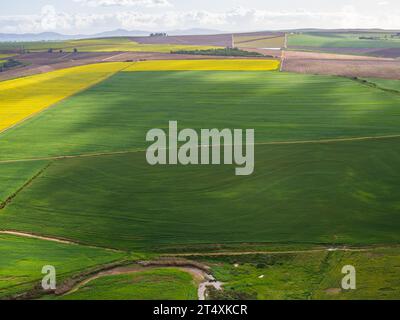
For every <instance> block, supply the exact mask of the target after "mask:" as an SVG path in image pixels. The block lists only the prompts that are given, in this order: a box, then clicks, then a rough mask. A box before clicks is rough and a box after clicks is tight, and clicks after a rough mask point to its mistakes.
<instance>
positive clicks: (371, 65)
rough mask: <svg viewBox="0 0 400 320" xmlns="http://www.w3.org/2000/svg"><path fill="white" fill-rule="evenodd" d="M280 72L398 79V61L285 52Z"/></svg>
mask: <svg viewBox="0 0 400 320" xmlns="http://www.w3.org/2000/svg"><path fill="white" fill-rule="evenodd" d="M282 71H289V72H297V73H304V74H322V75H337V76H346V77H365V78H384V79H400V60H394V59H387V58H375V57H357V56H348V55H338V54H327V53H316V52H298V51H285V63H284V66H283V70H282Z"/></svg>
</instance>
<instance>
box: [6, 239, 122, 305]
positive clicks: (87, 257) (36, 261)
mask: <svg viewBox="0 0 400 320" xmlns="http://www.w3.org/2000/svg"><path fill="white" fill-rule="evenodd" d="M123 256H124V254H123V253H116V252H110V251H106V250H103V249H95V248H87V247H83V246H78V245H67V244H60V243H55V242H50V241H44V240H37V239H29V238H21V237H16V236H9V235H0V257H1V259H0V299H1V298H5V297H7V296H11V295H14V294H18V293H22V292H25V291H28V290H32V289H34V287H35V286H36V285H40V282H41V280H42V278H43V276H44V275H42V273H41V272H42V267H43V266H45V265H53V266H54V267H55V268H56V272H57V281H58V283H59V284H60V283H61V282H62V281H63V280H65V279H66V278H69V277H71V276H72V275H77V274H79V273H81V272H82V271H84V270H86V269H89V268H93V267H95V266H98V265H101V264H106V263H110V262H113V261H117V260H119V259H122V258H123Z"/></svg>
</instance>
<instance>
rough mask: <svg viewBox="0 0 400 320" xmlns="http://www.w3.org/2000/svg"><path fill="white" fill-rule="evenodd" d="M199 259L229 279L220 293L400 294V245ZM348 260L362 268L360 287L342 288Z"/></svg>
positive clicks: (278, 296) (287, 296)
mask: <svg viewBox="0 0 400 320" xmlns="http://www.w3.org/2000/svg"><path fill="white" fill-rule="evenodd" d="M196 259H198V260H200V261H201V262H203V263H206V264H208V265H210V266H211V267H212V271H213V274H214V275H215V277H216V278H217V279H218V280H219V281H222V282H224V289H225V290H224V292H222V293H217V294H214V295H212V297H213V298H218V299H232V298H236V299H237V298H245V299H261V300H282V299H283V300H293V299H296V300H306V299H314V300H316V299H324V300H325V299H336V300H337V299H342V300H360V299H398V297H399V295H400V280H399V279H398V268H399V267H400V251H399V248H387V249H371V250H370V251H367V252H339V251H337V252H309V253H294V254H273V255H268V254H263V255H246V256H235V257H229V256H221V257H212V258H210V257H197V258H196ZM235 265H236V266H235ZM345 265H352V266H354V267H355V268H356V285H357V288H356V290H342V289H341V282H342V278H343V277H344V274H342V272H341V270H342V268H343V267H344V266H345ZM261 276H264V277H262V278H260V277H261Z"/></svg>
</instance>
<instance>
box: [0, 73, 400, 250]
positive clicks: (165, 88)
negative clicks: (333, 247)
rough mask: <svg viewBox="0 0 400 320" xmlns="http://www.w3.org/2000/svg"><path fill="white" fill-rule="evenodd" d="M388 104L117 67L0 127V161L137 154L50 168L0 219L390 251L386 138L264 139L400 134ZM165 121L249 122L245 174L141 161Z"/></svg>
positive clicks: (59, 230)
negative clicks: (252, 157) (252, 155)
mask: <svg viewBox="0 0 400 320" xmlns="http://www.w3.org/2000/svg"><path fill="white" fill-rule="evenodd" d="M227 75H229V76H227ZM132 87H133V89H132ZM182 93H184V94H182ZM159 97H163V98H162V99H161V98H159ZM187 101H191V102H192V103H190V104H188V102H187ZM321 101H324V103H323V104H321ZM399 102H400V97H399V96H398V95H395V94H389V93H387V92H385V91H382V90H379V89H376V88H371V87H368V86H365V85H362V84H360V83H358V82H356V81H352V80H347V79H341V78H335V77H323V76H320V77H318V76H303V75H293V74H278V73H272V72H265V73H264V72H123V73H120V74H117V75H116V76H114V77H112V78H111V79H108V80H107V81H105V82H103V83H102V84H100V85H98V86H96V87H94V88H92V89H90V90H88V91H86V92H84V93H82V94H79V95H78V96H75V97H73V98H71V99H69V100H68V101H65V102H63V103H62V104H60V105H59V106H58V107H57V108H53V109H50V110H48V111H46V112H44V113H42V114H41V115H39V116H38V117H35V118H34V119H32V120H30V121H28V122H26V123H24V124H23V125H21V126H19V127H18V128H14V129H12V130H10V131H8V132H6V133H4V134H3V135H2V140H3V142H4V144H3V145H1V146H0V151H1V152H0V153H1V159H2V160H5V159H31V158H37V157H39V158H40V157H47V156H59V155H71V154H72V155H73V154H86V153H89V152H90V153H95V152H110V151H113V152H120V151H121V152H124V151H129V150H136V151H138V152H131V153H127V154H116V155H110V156H98V157H89V158H87V157H85V158H75V159H64V160H58V161H55V162H53V163H52V164H51V165H50V167H49V168H48V169H46V171H45V172H44V173H43V174H42V175H40V176H39V177H38V178H37V179H35V180H34V181H33V183H31V184H30V185H29V187H28V188H25V189H24V191H23V192H20V193H19V194H18V197H16V198H15V199H14V200H13V201H12V203H10V204H9V205H8V206H7V207H6V208H5V209H4V210H3V211H2V214H1V216H0V223H1V224H2V225H3V226H4V228H8V229H16V230H24V231H35V232H40V233H41V234H46V235H52V236H62V237H66V238H71V239H77V240H79V241H81V242H83V243H88V244H97V245H102V246H110V247H113V248H121V249H137V248H148V249H151V250H154V248H156V247H159V246H160V245H168V246H171V245H172V246H174V245H182V244H205V243H233V242H237V243H240V242H268V243H299V244H304V243H330V244H332V243H336V244H374V243H397V242H398V241H399V234H398V230H399V226H400V219H399V208H400V202H399V200H398V199H400V197H399V192H400V188H399V184H398V183H397V181H398V179H399V173H398V172H399V171H398V167H399V163H400V153H399V151H400V150H399V149H398V148H396V146H397V144H398V139H396V138H392V139H383V140H366V141H357V140H356V141H338V142H331V143H326V144H319V143H306V144H293V145H290V144H289V145H287V144H273V145H268V144H267V145H263V143H266V142H274V141H297V140H318V139H327V138H328V139H333V138H343V137H370V136H380V135H394V134H400V130H399V122H400V119H399V114H400V109H399ZM243 105H246V108H245V109H244V108H242V106H243ZM211 113H212V114H213V117H212V118H210V116H209V115H210V114H211ZM227 114H229V115H230V116H229V117H227V116H226V115H227ZM171 119H174V120H178V121H179V124H180V126H181V128H184V127H190V128H206V127H209V128H212V127H218V128H220V129H222V128H224V127H231V128H255V129H256V142H257V143H258V144H259V145H257V146H256V164H255V167H256V170H255V174H254V175H252V176H249V177H237V176H235V175H234V168H233V167H232V166H230V167H229V166H208V167H204V166H189V167H183V166H167V167H163V166H158V167H151V166H149V165H148V164H147V163H146V162H145V154H144V152H143V151H141V150H142V149H144V148H145V147H146V142H145V134H146V132H147V131H148V130H149V129H151V128H157V127H161V128H165V127H166V126H167V124H168V120H171ZM33 133H34V134H33ZM26 163H27V165H31V162H26ZM7 165H10V164H7ZM18 165H20V164H19V163H18ZM26 170H28V169H26ZM215 177H218V179H217V180H215ZM187 181H190V184H188V183H187ZM215 181H218V183H217V184H216V183H215ZM193 203H196V205H195V206H194V205H193ZM149 204H151V205H149ZM210 217H212V218H210ZM42 225H45V226H46V227H45V228H43V227H42ZM93 225H95V228H94V227H93Z"/></svg>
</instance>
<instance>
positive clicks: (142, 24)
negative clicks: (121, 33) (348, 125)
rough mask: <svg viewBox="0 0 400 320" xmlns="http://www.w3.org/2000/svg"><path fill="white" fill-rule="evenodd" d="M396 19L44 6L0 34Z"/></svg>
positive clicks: (7, 21)
mask: <svg viewBox="0 0 400 320" xmlns="http://www.w3.org/2000/svg"><path fill="white" fill-rule="evenodd" d="M104 1H116V0H104ZM127 1H128V0H127ZM146 1H147V0H146ZM152 1H154V0H152ZM398 16H399V14H398V12H396V11H395V10H392V12H384V13H375V14H374V15H371V16H369V15H365V14H361V13H360V12H358V11H357V10H356V9H355V8H354V7H352V6H345V7H343V8H341V9H339V10H337V11H335V12H316V11H307V10H293V11H269V10H256V9H246V8H243V7H237V8H233V9H230V10H227V11H225V12H213V11H207V10H197V11H195V10H192V11H176V10H175V11H174V10H167V11H165V12H162V13H147V12H141V11H133V10H124V11H121V10H120V11H116V12H109V13H75V14H70V13H63V12H58V11H57V10H56V9H55V8H54V7H53V6H45V7H43V8H42V10H41V13H40V14H37V15H17V16H0V32H9V33H12V32H17V33H22V32H41V31H57V32H64V33H70V34H71V33H95V32H101V31H106V30H111V29H117V28H124V29H129V30H134V29H142V30H149V31H164V30H165V31H168V30H171V29H184V28H212V29H220V30H224V31H251V30H274V29H275V30H276V29H291V28H376V27H379V28H390V29H397V28H400V21H399V19H398Z"/></svg>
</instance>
